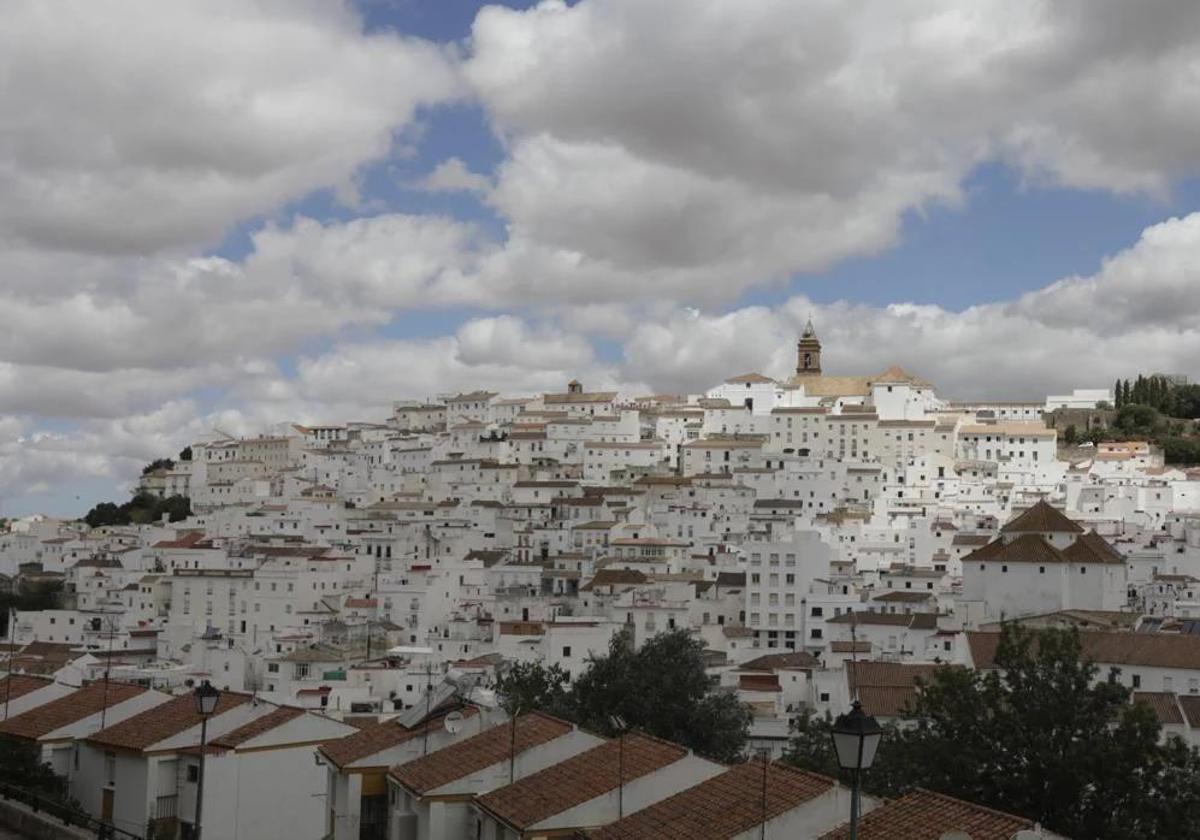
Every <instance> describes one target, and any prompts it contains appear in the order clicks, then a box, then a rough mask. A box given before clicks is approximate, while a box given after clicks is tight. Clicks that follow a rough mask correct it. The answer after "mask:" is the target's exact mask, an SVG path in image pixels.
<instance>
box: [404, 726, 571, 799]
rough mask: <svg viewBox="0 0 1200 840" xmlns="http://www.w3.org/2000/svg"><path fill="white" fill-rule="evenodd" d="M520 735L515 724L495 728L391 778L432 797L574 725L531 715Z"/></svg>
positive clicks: (416, 762) (408, 766) (420, 760)
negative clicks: (439, 789)
mask: <svg viewBox="0 0 1200 840" xmlns="http://www.w3.org/2000/svg"><path fill="white" fill-rule="evenodd" d="M515 729H516V732H515V733H514V731H513V730H514V727H513V725H512V724H511V723H502V724H500V725H499V726H493V727H492V728H491V729H488V730H486V731H484V732H480V733H479V734H478V735H473V736H471V737H470V738H467V739H466V740H464V741H459V742H458V743H456V744H451V745H450V746H448V747H443V748H442V749H440V750H438V751H437V752H434V753H430V754H429V755H427V756H423V757H422V758H418V759H416V760H414V761H410V762H407V763H406V764H400V765H397V766H396V767H393V768H392V770H391V775H392V776H394V777H395V778H396V779H397V780H398V781H399V782H400V783H401V784H403V785H404V786H405V787H407V788H408V789H409V790H412V791H415V792H417V793H419V794H425V793H428V792H429V791H431V790H434V789H435V788H439V787H441V786H442V785H445V784H449V783H450V782H453V781H456V780H458V779H461V778H463V777H464V776H468V775H470V774H472V773H475V772H478V771H480V770H483V769H484V768H486V767H491V766H492V765H493V764H499V763H500V762H502V761H507V760H508V759H509V757H510V755H511V751H512V748H513V745H514V744H515V746H516V752H517V753H518V754H520V753H523V752H525V751H526V750H528V749H532V748H533V747H536V746H538V745H539V744H544V743H546V742H548V741H553V740H554V739H555V738H559V737H562V736H563V735H566V734H567V733H568V732H570V731H571V724H569V723H567V722H566V721H562V720H559V719H558V718H556V717H551V716H550V715H547V714H543V713H542V712H531V713H529V714H526V715H521V716H520V717H518V718H517V722H516V727H515Z"/></svg>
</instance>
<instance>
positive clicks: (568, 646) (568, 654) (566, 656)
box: [563, 645, 571, 659]
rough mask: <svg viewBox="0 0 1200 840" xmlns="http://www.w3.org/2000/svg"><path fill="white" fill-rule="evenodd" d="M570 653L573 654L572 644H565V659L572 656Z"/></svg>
mask: <svg viewBox="0 0 1200 840" xmlns="http://www.w3.org/2000/svg"><path fill="white" fill-rule="evenodd" d="M570 655H571V646H570V645H563V658H564V659H565V658H568V657H570Z"/></svg>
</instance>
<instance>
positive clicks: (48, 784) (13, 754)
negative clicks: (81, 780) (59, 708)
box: [0, 735, 69, 803]
mask: <svg viewBox="0 0 1200 840" xmlns="http://www.w3.org/2000/svg"><path fill="white" fill-rule="evenodd" d="M0 781H3V782H5V783H7V784H11V785H16V786H17V787H22V788H24V789H25V790H29V791H33V792H35V793H38V794H40V795H42V796H45V797H48V798H50V799H53V800H56V801H58V802H64V803H65V802H69V799H68V797H67V779H66V777H65V776H59V775H58V774H57V773H55V772H54V770H53V769H52V768H51V767H50V765H49V764H47V763H46V762H44V761H42V747H41V745H40V744H36V743H34V742H32V741H26V740H24V739H20V738H13V737H11V736H9V735H0Z"/></svg>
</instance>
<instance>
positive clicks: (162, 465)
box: [142, 458, 175, 475]
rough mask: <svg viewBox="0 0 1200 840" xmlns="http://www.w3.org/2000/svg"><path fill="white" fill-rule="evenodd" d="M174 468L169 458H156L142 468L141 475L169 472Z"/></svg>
mask: <svg viewBox="0 0 1200 840" xmlns="http://www.w3.org/2000/svg"><path fill="white" fill-rule="evenodd" d="M174 468H175V462H174V461H172V460H171V459H170V458H156V459H154V460H153V461H151V462H150V463H149V464H147V465H146V466H144V467H142V475H149V474H150V473H152V472H154V471H155V470H171V469H174Z"/></svg>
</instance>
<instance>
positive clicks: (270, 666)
mask: <svg viewBox="0 0 1200 840" xmlns="http://www.w3.org/2000/svg"><path fill="white" fill-rule="evenodd" d="M267 673H268V674H278V673H279V663H278V662H268V663H267Z"/></svg>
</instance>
